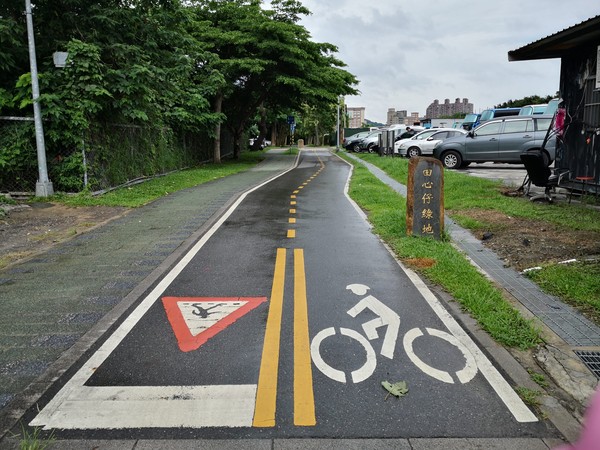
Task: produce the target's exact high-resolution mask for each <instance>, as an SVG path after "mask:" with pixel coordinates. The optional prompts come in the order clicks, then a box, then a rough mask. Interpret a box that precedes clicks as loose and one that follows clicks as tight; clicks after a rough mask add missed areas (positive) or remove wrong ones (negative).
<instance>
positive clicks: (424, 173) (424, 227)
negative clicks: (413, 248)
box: [406, 157, 444, 239]
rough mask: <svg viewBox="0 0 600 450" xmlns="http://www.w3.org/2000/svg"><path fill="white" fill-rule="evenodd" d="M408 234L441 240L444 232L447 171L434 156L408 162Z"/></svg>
mask: <svg viewBox="0 0 600 450" xmlns="http://www.w3.org/2000/svg"><path fill="white" fill-rule="evenodd" d="M407 187H408V193H407V195H406V234H408V235H409V236H411V235H415V236H430V237H433V238H435V239H440V238H441V236H442V233H443V231H444V170H443V168H442V163H441V162H440V161H438V160H437V159H435V158H424V157H419V158H411V159H410V161H409V163H408V186H407Z"/></svg>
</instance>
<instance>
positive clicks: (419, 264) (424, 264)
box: [403, 258, 437, 269]
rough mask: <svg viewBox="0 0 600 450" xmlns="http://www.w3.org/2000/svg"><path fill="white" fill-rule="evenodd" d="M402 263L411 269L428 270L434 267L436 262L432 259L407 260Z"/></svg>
mask: <svg viewBox="0 0 600 450" xmlns="http://www.w3.org/2000/svg"><path fill="white" fill-rule="evenodd" d="M403 262H404V263H405V264H406V265H408V266H409V267H410V268H412V269H429V268H430V267H433V266H435V265H436V263H437V260H435V259H433V258H408V259H405V260H403Z"/></svg>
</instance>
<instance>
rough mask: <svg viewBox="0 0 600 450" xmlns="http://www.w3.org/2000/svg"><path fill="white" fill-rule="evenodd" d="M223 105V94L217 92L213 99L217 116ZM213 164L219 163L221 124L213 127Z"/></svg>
mask: <svg viewBox="0 0 600 450" xmlns="http://www.w3.org/2000/svg"><path fill="white" fill-rule="evenodd" d="M222 105H223V94H222V93H221V92H219V93H218V94H217V97H216V98H215V103H214V109H215V112H216V113H217V114H220V113H221V108H222ZM213 162H214V163H215V164H220V163H221V122H219V123H217V124H216V125H215V142H214V149H213Z"/></svg>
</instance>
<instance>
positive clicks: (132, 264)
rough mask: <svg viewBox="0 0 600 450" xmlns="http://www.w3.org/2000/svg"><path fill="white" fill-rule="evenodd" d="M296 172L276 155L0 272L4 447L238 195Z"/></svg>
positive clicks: (290, 158) (0, 393) (290, 162)
mask: <svg viewBox="0 0 600 450" xmlns="http://www.w3.org/2000/svg"><path fill="white" fill-rule="evenodd" d="M294 163H295V157H294V156H291V155H284V154H282V153H281V152H280V153H279V154H278V153H272V154H270V155H269V158H268V159H267V160H266V161H264V162H262V163H260V164H259V165H257V166H255V167H254V168H252V169H250V170H247V171H244V172H242V173H238V174H235V175H231V176H228V177H225V178H221V179H217V180H214V181H211V182H209V183H206V184H202V185H200V186H196V187H193V188H190V189H186V190H184V191H180V192H177V193H174V194H172V195H169V196H167V197H163V198H161V199H158V200H156V201H154V202H152V203H151V204H149V205H147V206H144V207H141V208H137V209H134V210H132V211H129V212H128V213H127V214H125V215H124V216H122V217H120V218H118V219H116V220H114V221H112V222H109V223H108V224H105V225H103V226H100V227H98V228H95V229H93V230H91V231H89V232H86V233H85V234H81V235H78V236H76V237H74V238H73V239H71V240H69V241H68V242H65V243H62V244H59V245H57V246H56V247H54V248H53V249H52V250H50V251H48V252H46V253H44V254H40V255H39V256H37V257H35V258H33V259H30V260H27V261H24V262H23V263H20V264H17V265H14V266H12V267H9V268H7V269H6V270H4V271H0V305H1V311H2V314H0V437H1V436H2V435H3V434H4V433H5V432H6V429H7V428H8V427H11V426H12V425H13V422H14V418H15V417H20V415H19V413H20V412H23V411H24V409H26V408H28V407H29V406H31V404H32V402H33V401H35V400H36V399H37V397H39V395H40V394H41V393H43V392H44V390H45V389H46V388H47V387H48V386H49V385H50V384H51V383H52V382H53V381H55V379H56V378H58V376H60V375H61V374H62V373H63V372H64V370H65V369H66V368H68V367H69V366H70V364H72V363H73V362H75V361H76V360H77V359H78V357H79V356H81V355H82V354H83V352H84V351H85V350H87V349H88V348H89V346H90V345H92V344H93V342H95V340H96V339H97V338H98V337H99V336H101V335H102V333H103V332H104V331H106V330H107V329H108V328H109V327H110V326H111V325H112V323H113V322H114V320H116V318H118V316H119V315H120V314H122V313H123V312H125V311H126V309H127V308H128V307H129V306H130V305H131V302H132V301H133V300H134V299H135V298H137V297H138V296H139V295H140V294H141V293H142V292H140V289H141V288H140V285H142V286H148V285H149V284H151V283H152V282H153V280H156V279H157V278H158V277H159V276H160V275H161V274H162V273H163V272H164V271H165V270H166V269H167V268H168V267H170V266H171V265H172V264H173V263H174V262H175V261H176V259H177V258H178V257H179V255H181V254H182V253H183V252H184V251H185V250H186V249H187V248H189V246H190V245H191V244H192V243H193V242H195V240H197V236H198V235H200V234H202V233H203V232H204V230H205V229H207V228H208V227H209V226H210V225H211V224H212V223H214V221H216V220H217V219H218V217H219V216H220V215H221V214H222V211H224V210H225V209H226V208H227V207H228V206H229V205H230V204H231V203H233V201H234V200H235V199H237V198H238V197H239V195H240V194H241V193H242V192H244V191H246V190H248V189H250V188H251V187H253V186H256V185H258V184H260V183H262V182H264V181H266V180H268V179H270V178H272V177H274V176H276V175H278V174H279V173H281V172H283V171H285V170H287V169H289V168H291V167H292V166H293V165H294ZM142 282H145V283H142ZM40 377H42V378H40ZM19 394H20V395H19ZM11 403H12V404H11Z"/></svg>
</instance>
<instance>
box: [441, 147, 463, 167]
mask: <svg viewBox="0 0 600 450" xmlns="http://www.w3.org/2000/svg"><path fill="white" fill-rule="evenodd" d="M442 164H443V166H444V167H445V168H446V169H458V168H460V166H461V165H462V157H461V156H460V153H458V152H455V151H454V150H450V151H449V152H446V153H444V154H443V155H442Z"/></svg>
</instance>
